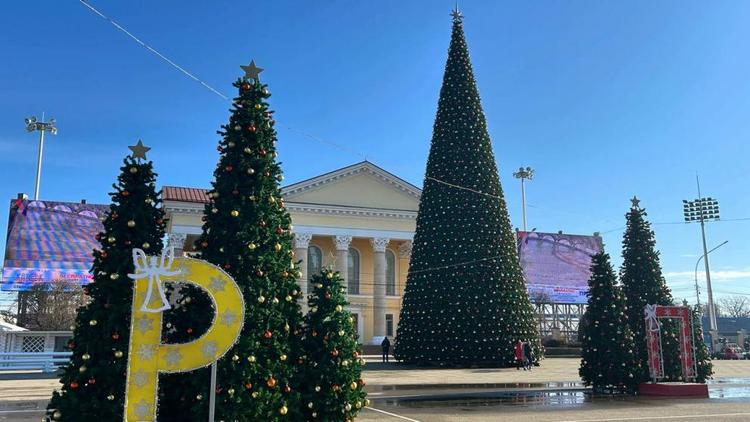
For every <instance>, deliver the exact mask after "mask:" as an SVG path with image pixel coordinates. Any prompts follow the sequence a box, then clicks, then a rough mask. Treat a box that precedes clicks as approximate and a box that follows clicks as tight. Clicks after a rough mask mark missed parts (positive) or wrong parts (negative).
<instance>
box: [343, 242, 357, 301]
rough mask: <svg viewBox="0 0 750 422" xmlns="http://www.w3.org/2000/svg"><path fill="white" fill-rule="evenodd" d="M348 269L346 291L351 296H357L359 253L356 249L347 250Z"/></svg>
mask: <svg viewBox="0 0 750 422" xmlns="http://www.w3.org/2000/svg"><path fill="white" fill-rule="evenodd" d="M348 261H349V262H348V268H347V269H346V276H347V278H348V279H349V280H348V288H349V289H348V291H349V294H351V295H358V294H359V252H357V250H356V249H353V248H349V260H348Z"/></svg>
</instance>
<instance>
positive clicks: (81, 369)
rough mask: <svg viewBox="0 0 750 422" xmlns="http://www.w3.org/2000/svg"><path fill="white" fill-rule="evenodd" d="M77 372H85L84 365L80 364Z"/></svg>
mask: <svg viewBox="0 0 750 422" xmlns="http://www.w3.org/2000/svg"><path fill="white" fill-rule="evenodd" d="M78 372H81V373H83V372H86V367H85V366H82V367H80V368H78Z"/></svg>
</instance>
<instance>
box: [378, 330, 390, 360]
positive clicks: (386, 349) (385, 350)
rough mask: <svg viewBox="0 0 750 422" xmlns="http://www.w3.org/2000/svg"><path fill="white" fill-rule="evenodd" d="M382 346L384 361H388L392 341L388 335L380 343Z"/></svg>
mask: <svg viewBox="0 0 750 422" xmlns="http://www.w3.org/2000/svg"><path fill="white" fill-rule="evenodd" d="M380 347H382V348H383V362H388V352H389V351H390V349H391V342H390V340H388V336H386V337H385V338H384V339H383V342H382V343H380Z"/></svg>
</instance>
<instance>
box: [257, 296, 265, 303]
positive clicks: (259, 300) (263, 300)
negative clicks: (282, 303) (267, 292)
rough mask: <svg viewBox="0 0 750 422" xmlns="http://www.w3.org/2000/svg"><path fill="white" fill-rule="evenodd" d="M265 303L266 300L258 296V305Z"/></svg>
mask: <svg viewBox="0 0 750 422" xmlns="http://www.w3.org/2000/svg"><path fill="white" fill-rule="evenodd" d="M265 301H266V298H265V297H263V296H258V303H263V302H265Z"/></svg>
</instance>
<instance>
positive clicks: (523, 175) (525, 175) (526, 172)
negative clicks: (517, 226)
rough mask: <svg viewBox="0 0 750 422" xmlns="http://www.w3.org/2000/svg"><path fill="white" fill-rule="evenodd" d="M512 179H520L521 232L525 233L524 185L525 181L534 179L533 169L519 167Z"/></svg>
mask: <svg viewBox="0 0 750 422" xmlns="http://www.w3.org/2000/svg"><path fill="white" fill-rule="evenodd" d="M513 177H515V178H516V179H521V210H522V212H523V231H526V187H525V185H524V181H525V180H527V179H528V180H533V179H534V169H532V168H531V167H526V168H523V167H519V168H518V171H516V172H514V173H513Z"/></svg>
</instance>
